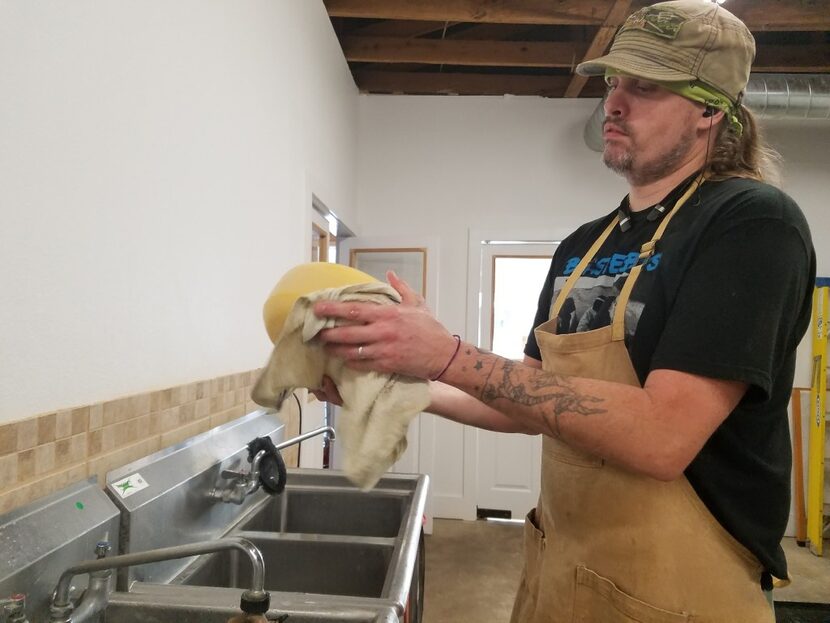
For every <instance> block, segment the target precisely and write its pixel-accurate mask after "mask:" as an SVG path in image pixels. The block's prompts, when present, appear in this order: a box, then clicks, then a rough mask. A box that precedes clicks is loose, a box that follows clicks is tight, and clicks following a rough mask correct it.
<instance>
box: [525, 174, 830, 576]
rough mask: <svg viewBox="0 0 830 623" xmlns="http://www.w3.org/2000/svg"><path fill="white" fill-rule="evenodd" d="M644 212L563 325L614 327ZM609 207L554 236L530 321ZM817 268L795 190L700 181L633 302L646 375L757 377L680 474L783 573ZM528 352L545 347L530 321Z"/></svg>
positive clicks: (578, 294) (649, 225)
mask: <svg viewBox="0 0 830 623" xmlns="http://www.w3.org/2000/svg"><path fill="white" fill-rule="evenodd" d="M666 203H667V204H668V205H671V204H672V202H671V201H670V200H668V201H666ZM648 212H649V211H648V210H645V211H642V212H638V213H635V214H633V215H632V223H631V228H630V229H628V230H627V231H625V232H623V231H621V229H620V228H619V227H616V228H615V229H614V230H613V232H612V233H611V235H610V236H609V237H608V239H607V240H606V241H605V243H604V244H603V245H602V247H601V248H600V250H599V251H598V253H597V254H596V256H595V257H594V259H593V260H592V261H591V263H590V264H589V265H588V267H587V268H586V270H585V271H584V272H583V274H582V276H581V277H580V278H579V280H578V281H577V283H576V286H575V287H574V289H573V291H572V293H571V295H570V297H569V299H568V300H567V301H566V302H565V304H564V305H563V306H562V309H561V311H560V313H559V314H558V318H557V323H556V326H557V332H558V333H572V332H575V331H586V330H590V329H594V328H597V327H601V326H604V325H607V324H609V322H610V319H611V318H612V317H613V314H614V308H615V303H616V297H617V295H618V294H619V291H620V288H621V287H622V283H624V281H625V278H626V277H627V276H628V273H629V271H630V270H631V267H632V266H633V265H634V264H635V263H636V261H637V257H638V256H639V250H640V246H641V245H642V244H643V243H645V242H647V241H648V240H650V239H651V237H652V236H653V235H654V232H655V231H656V229H657V227H658V226H659V223H660V220H659V219H657V220H652V221H649V220H648V219H647V215H648ZM615 214H616V210H614V212H612V213H611V214H608V215H607V216H605V217H603V218H601V219H598V220H596V221H593V222H590V223H587V224H585V225H583V226H582V227H580V228H579V229H578V230H576V231H575V232H574V233H573V234H571V235H570V236H569V237H568V238H567V239H565V240H564V241H563V242H562V243H561V244H560V245H559V247H558V249H557V251H556V254H555V255H554V257H553V260H552V262H551V268H550V272H549V274H548V277H547V280H546V281H545V284H544V287H543V289H542V293H541V295H540V297H539V307H538V311H537V314H536V319H535V321H534V325H533V326H534V328H535V327H537V326H538V325H540V324H541V323H543V322H545V321H547V320H548V317H549V314H550V310H551V305H552V302H553V300H554V298H555V296H556V294H558V292H559V290H561V288H562V286H563V285H564V283H565V280H566V279H567V277H568V276H569V275H570V274H571V273H572V272H573V270H574V268H575V267H576V265H577V263H578V262H579V260H580V259H581V258H582V256H583V254H584V253H586V252H587V250H588V249H589V247H590V246H591V245H592V244H593V242H594V241H595V240H596V239H597V238H598V237H599V236H600V234H601V233H602V232H603V231H604V230H605V228H606V226H607V225H608V224H609V223H610V221H611V219H612V218H613V217H614V215H615ZM815 267H816V259H815V252H814V250H813V245H812V241H811V238H810V232H809V229H808V227H807V222H806V220H805V219H804V215H803V214H802V213H801V210H800V209H799V208H798V206H797V205H796V204H795V202H794V201H793V200H792V199H791V198H790V197H788V196H787V195H786V194H784V193H783V192H781V191H780V190H778V189H776V188H773V187H771V186H768V185H766V184H762V183H760V182H756V181H752V180H744V179H730V180H726V181H721V182H706V183H705V184H703V185H702V186H701V188H700V189H699V190H698V191H697V192H696V193H695V195H693V196H692V197H691V198H690V199H689V200H688V201H687V202H686V204H685V205H684V206H683V207H682V208H681V209H680V210H679V211H678V213H677V214H676V215H675V216H674V217H673V219H672V221H671V223H669V225H668V228H667V229H666V231H665V233H664V234H663V237H662V238H661V239H660V241H659V242H658V243H657V247H656V250H655V253H654V255H653V256H652V257H651V259H650V260H649V261H648V263H647V264H646V266H645V267H644V269H643V271H642V273H641V275H640V277H639V279H638V280H637V283H636V284H635V285H634V288H633V291H632V293H631V300H630V301H629V303H628V306H627V307H626V311H625V326H626V346H627V347H628V351H629V354H630V356H631V360H632V362H633V364H634V368H635V370H636V372H637V375H638V377H639V379H640V383H644V382H645V379H646V377H647V376H648V374H649V372H650V371H651V370H656V369H671V370H679V371H682V372H688V373H690V374H698V375H701V376H706V377H710V378H717V379H724V380H733V381H741V382H744V383H748V384H749V386H750V388H749V390H748V391H747V393H746V395H745V396H744V398H743V399H742V400H741V402H740V403H739V405H738V406H737V408H736V409H735V410H734V411H733V412H732V413H731V414H730V415H729V417H728V418H727V419H726V421H725V422H724V423H723V424H722V425H721V426H720V427H719V428H718V429H717V430H716V431H715V433H714V434H713V435H712V437H711V438H710V439H709V440H708V441H707V443H706V444H705V445H704V447H703V449H702V450H701V451H700V453H699V454H698V455H697V457H695V459H694V460H693V461H692V463H691V464H690V465H689V466H688V467H687V468H686V472H685V473H686V477H687V478H688V480H689V482H690V483H691V484H692V486H693V487H694V488H695V490H696V491H697V493H698V495H699V496H700V498H701V500H703V502H704V503H705V504H706V506H707V507H708V508H709V510H710V511H711V512H712V514H713V515H714V516H715V518H716V519H717V520H718V521H719V522H720V523H721V524H722V525H723V526H724V527H725V528H726V529H727V530H728V531H729V532H730V533H731V534H732V535H733V536H734V537H735V538H736V539H737V540H738V541H739V542H741V543H742V544H743V545H744V546H745V547H747V549H749V550H750V551H751V552H753V553H754V554H755V555H756V556H757V557H758V559H759V560H760V561H761V563H762V564H763V565H764V566H765V568H766V569H767V570H768V571H769V572H771V573H772V574H773V575H775V576H776V577H782V578H783V577H786V570H787V564H786V560H785V558H784V552H783V550H782V549H781V546H780V542H781V538H782V537H783V535H784V530H785V528H786V524H787V518H788V515H789V508H790V469H791V464H792V456H791V446H790V434H789V421H788V414H787V406H788V404H789V399H790V395H791V391H792V380H793V373H794V370H795V349H796V347H797V345H798V343H799V341H800V340H801V337H802V335H803V334H804V332H805V331H806V329H807V326H808V325H809V321H810V314H811V304H812V303H811V302H812V287H813V284H814V281H815V270H816V268H815ZM525 354H527V355H528V356H529V357H533V358H534V359H538V360H541V358H542V357H541V354H540V353H539V347H538V345H537V343H536V339H535V337H534V335H533V332H531V334H530V338H529V339H528V343H527V345H526V347H525Z"/></svg>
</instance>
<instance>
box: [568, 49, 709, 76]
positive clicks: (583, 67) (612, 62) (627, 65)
mask: <svg viewBox="0 0 830 623" xmlns="http://www.w3.org/2000/svg"><path fill="white" fill-rule="evenodd" d="M606 69H613V70H615V71H618V72H620V73H623V74H627V75H629V76H635V77H637V78H642V79H643V80H653V81H654V82H676V81H680V80H694V79H695V76H693V75H692V74H690V73H688V72H683V71H678V70H677V69H673V68H671V67H666V66H665V65H661V64H659V63H655V62H654V61H650V60H648V59H646V58H643V57H642V56H640V55H639V54H635V53H632V52H629V51H622V50H620V51H615V52H614V51H612V52H610V53H608V54H606V55H605V56H600V57H599V58H595V59H594V60H592V61H585V62H584V63H580V64H579V65H577V66H576V73H577V74H579V75H580V76H602V75H605V70H606Z"/></svg>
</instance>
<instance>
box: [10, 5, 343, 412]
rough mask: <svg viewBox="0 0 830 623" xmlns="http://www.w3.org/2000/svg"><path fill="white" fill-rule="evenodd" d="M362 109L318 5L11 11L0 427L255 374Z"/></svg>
mask: <svg viewBox="0 0 830 623" xmlns="http://www.w3.org/2000/svg"><path fill="white" fill-rule="evenodd" d="M357 100H358V98H357V90H356V88H355V86H354V83H353V81H352V78H351V76H350V74H349V72H348V68H347V66H346V63H345V60H344V59H343V55H342V52H341V51H340V47H339V45H338V43H337V40H336V37H335V35H334V32H333V30H332V28H331V24H330V21H329V19H328V16H327V15H326V11H325V8H324V6H323V4H322V2H317V1H313V2H311V1H305V0H303V1H298V0H239V1H234V2H227V1H226V0H221V1H220V0H177V1H176V2H167V1H166V0H145V1H143V2H132V1H129V0H73V1H72V2H63V1H61V0H0V421H4V420H11V419H16V418H21V417H27V416H30V415H33V414H35V413H40V412H46V411H49V410H52V409H56V408H65V407H69V406H73V405H82V404H90V403H92V402H95V401H99V400H106V399H109V398H113V397H117V396H122V395H127V394H132V393H137V392H142V391H148V390H152V389H155V388H161V387H166V386H170V385H177V384H181V383H186V382H189V381H193V380H197V379H202V378H209V377H214V376H219V375H222V374H227V373H231V372H236V371H241V370H246V369H251V368H255V367H258V366H260V365H263V364H264V362H265V359H266V358H267V354H268V351H269V347H270V343H269V342H268V339H267V336H266V335H265V332H264V329H263V326H262V321H261V316H260V312H261V307H262V303H263V302H264V299H265V297H266V296H267V294H268V292H269V291H270V289H271V287H272V286H273V284H274V283H275V282H276V280H277V279H278V278H279V276H280V275H281V274H282V273H283V272H284V271H285V270H286V269H287V268H289V267H290V266H292V265H294V264H296V263H297V262H300V261H304V260H306V259H307V258H308V256H309V249H308V247H309V245H308V244H307V239H308V238H309V236H308V232H309V231H310V220H309V219H310V216H309V209H310V204H311V197H310V194H311V193H312V192H313V193H315V194H316V195H317V196H318V197H320V198H321V199H322V200H323V201H324V202H325V203H326V204H327V205H328V206H329V207H330V208H331V209H333V210H334V211H336V212H337V213H338V214H340V215H341V217H342V218H343V219H344V220H345V221H346V222H347V223H349V222H352V221H354V220H356V216H355V204H354V183H355V175H356V174H355V170H354V154H355V150H356V120H357V103H358V102H357Z"/></svg>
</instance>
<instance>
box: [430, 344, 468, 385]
mask: <svg viewBox="0 0 830 623" xmlns="http://www.w3.org/2000/svg"><path fill="white" fill-rule="evenodd" d="M453 337H454V338H455V351H454V352H453V354H452V357H450V360H449V361H448V362H447V365H445V366H444V369H443V370H441V371H440V372H439V373H438V374H437V375H436V376H435V377H434V378H431V379H430V381H437V380H438V379H440V378H441V377H442V376H444V372H446V371H447V370H449V369H450V365H451V364H452V362H453V361H455V357H456V355H458V351H459V349H460V348H461V336H460V335H455V334H453Z"/></svg>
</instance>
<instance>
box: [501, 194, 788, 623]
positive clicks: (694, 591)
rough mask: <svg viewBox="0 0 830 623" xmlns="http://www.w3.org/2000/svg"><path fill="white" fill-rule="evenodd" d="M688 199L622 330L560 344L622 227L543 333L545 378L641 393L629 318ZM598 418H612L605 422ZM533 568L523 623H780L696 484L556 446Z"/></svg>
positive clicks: (548, 463)
mask: <svg viewBox="0 0 830 623" xmlns="http://www.w3.org/2000/svg"><path fill="white" fill-rule="evenodd" d="M698 185H699V184H698V183H694V184H692V186H691V188H690V189H689V190H688V191H687V192H686V193H685V194H684V195H683V197H681V198H680V200H679V201H678V202H677V204H676V206H675V208H674V210H673V211H672V212H671V213H670V214H669V215H667V216H666V218H665V219H664V220H663V222H662V223H661V225H660V227H659V228H658V229H657V232H656V233H655V234H654V238H653V239H652V240H651V241H650V242H647V243H646V244H644V245H643V247H642V249H641V254H640V263H639V264H638V266H636V267H635V268H634V269H632V271H631V273H630V275H629V277H628V279H627V280H626V282H625V285H624V287H623V289H622V291H621V292H620V295H619V297H618V299H617V305H616V309H615V313H614V318H613V321H612V324H611V325H609V326H607V327H603V328H601V329H596V330H593V331H586V332H582V333H574V334H565V335H556V318H557V315H558V313H559V310H560V308H561V307H562V304H563V303H564V301H565V299H567V298H568V296H569V294H570V292H571V289H572V288H573V287H574V284H575V283H576V280H577V279H579V277H580V276H581V274H582V272H583V271H584V269H585V267H586V266H587V264H588V262H589V261H590V260H591V259H593V257H594V255H595V254H596V253H597V252H598V251H599V249H600V247H601V246H602V243H603V242H604V241H605V239H606V238H607V237H608V236H609V234H610V233H611V231H612V230H613V228H614V227H616V225H617V219H616V218H615V219H614V220H613V221H612V223H611V224H610V225H609V226H608V228H607V229H606V230H605V231H604V232H603V234H602V235H601V236H600V237H599V239H598V240H597V241H596V242H595V243H594V245H593V246H592V247H591V249H590V250H589V251H588V253H586V255H585V257H584V258H582V261H581V262H580V264H579V265H578V266H577V268H576V269H575V270H574V272H573V274H572V275H571V276H570V277H569V279H568V281H567V282H566V284H565V286H564V287H563V288H562V291H561V292H560V293H559V296H558V297H557V300H556V302H555V303H554V305H553V308H552V311H551V316H550V320H549V321H548V322H546V323H544V324H542V325H540V326H539V327H538V328H537V329H536V340H537V342H538V344H539V348H540V351H541V353H542V363H543V368H544V369H545V370H547V371H550V372H554V373H557V374H563V375H569V376H578V377H585V378H594V379H602V380H606V381H614V382H617V383H625V384H627V385H637V386H639V385H640V383H639V380H638V378H637V374H636V373H635V371H634V367H633V365H632V363H631V360H630V358H629V356H628V351H627V349H626V346H625V341H624V338H625V326H624V319H625V308H626V304H627V303H628V299H629V296H630V294H631V290H632V288H633V287H634V283H635V282H636V280H637V278H638V277H639V275H640V272H641V270H642V267H643V265H644V264H645V263H646V262H647V261H648V258H649V257H650V256H651V255H652V254H653V252H654V246H655V242H656V241H657V240H658V239H659V238H660V236H662V234H663V232H664V231H665V229H666V226H667V225H668V223H669V220H670V219H671V217H672V216H673V215H674V214H676V213H677V211H678V209H679V208H680V207H681V205H682V204H683V203H685V201H686V200H687V199H688V198H689V196H691V194H692V193H693V192H694V191H695V190H696V189H697V187H698ZM587 417H602V416H601V415H596V416H587ZM524 530H525V534H524V539H525V543H524V547H525V568H524V571H523V573H522V579H521V584H520V586H519V591H518V594H517V596H516V602H515V604H514V606H513V615H512V617H511V621H512V622H513V623H629V622H632V621H637V622H639V623H680V622H681V621H694V622H695V623H773V621H774V616H773V612H772V609H771V608H770V606H769V604H768V603H767V600H766V598H765V597H764V595H763V593H762V591H761V587H760V577H761V572H762V567H761V565H760V563H759V562H758V560H757V559H756V558H755V556H753V555H752V554H751V553H750V552H749V551H748V550H747V549H746V548H745V547H744V546H742V545H741V544H740V543H738V542H737V541H736V540H735V539H734V538H733V537H732V536H731V535H730V534H729V533H728V532H727V531H726V530H725V529H724V528H723V527H722V526H721V525H720V524H719V523H718V521H717V520H716V519H715V518H714V517H713V516H712V514H711V513H710V512H709V510H708V509H707V508H706V506H705V505H704V504H703V502H702V501H701V500H700V498H698V496H697V494H696V493H695V491H694V489H693V488H692V486H691V485H690V484H689V481H688V480H686V478H685V477H682V478H680V479H678V480H675V481H672V482H662V481H659V480H655V479H653V478H649V477H647V476H642V475H638V474H634V473H630V472H628V471H625V470H623V469H620V468H618V467H615V466H613V465H609V464H607V463H605V462H604V461H603V460H602V459H600V458H598V457H595V456H591V455H588V454H585V453H583V452H581V451H579V450H576V449H574V448H571V447H569V446H568V445H566V444H565V443H563V442H562V441H559V440H558V439H554V438H552V437H548V436H545V437H544V440H543V445H542V486H541V495H540V497H539V504H538V506H537V507H536V509H535V510H534V511H531V512H530V514H529V515H528V517H527V520H526V522H525V528H524Z"/></svg>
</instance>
